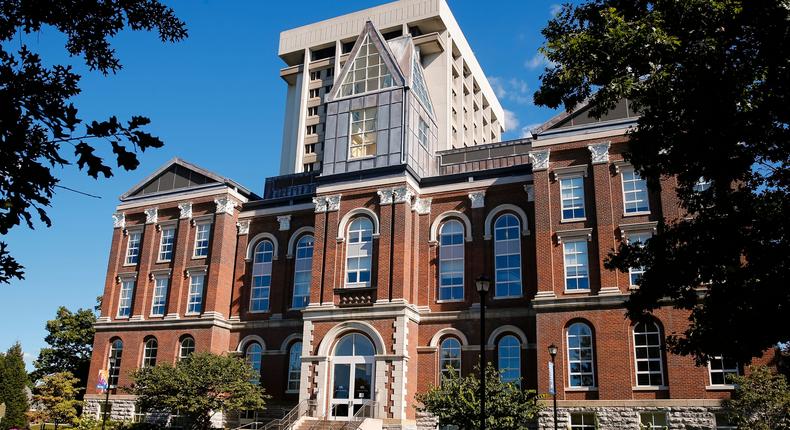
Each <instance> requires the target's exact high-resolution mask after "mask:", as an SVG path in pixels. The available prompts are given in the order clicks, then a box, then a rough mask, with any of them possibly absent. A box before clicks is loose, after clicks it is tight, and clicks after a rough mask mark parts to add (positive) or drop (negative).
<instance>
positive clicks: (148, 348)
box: [143, 337, 159, 367]
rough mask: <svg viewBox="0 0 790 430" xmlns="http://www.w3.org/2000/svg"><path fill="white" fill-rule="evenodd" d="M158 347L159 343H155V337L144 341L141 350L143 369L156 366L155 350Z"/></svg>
mask: <svg viewBox="0 0 790 430" xmlns="http://www.w3.org/2000/svg"><path fill="white" fill-rule="evenodd" d="M158 347H159V343H158V342H157V341H156V338H155V337H152V338H150V339H148V340H147V341H145V347H144V348H143V367H154V366H156V350H157V349H158Z"/></svg>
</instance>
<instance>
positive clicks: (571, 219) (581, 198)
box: [557, 173, 587, 222]
mask: <svg viewBox="0 0 790 430" xmlns="http://www.w3.org/2000/svg"><path fill="white" fill-rule="evenodd" d="M584 177H585V175H584V174H582V173H577V174H564V175H561V176H559V178H558V180H557V182H558V183H559V187H560V221H561V222H575V221H586V220H587V205H586V204H585V201H584V199H585V192H584V191H585V190H584V185H585V184H584ZM576 179H578V180H580V181H581V185H579V186H578V187H576V186H571V187H564V186H563V182H564V181H574V180H576ZM566 189H569V190H570V191H571V194H572V195H571V198H570V199H566V198H565V197H564V196H563V191H564V190H566ZM574 190H580V191H581V196H577V195H576V194H575V193H574V192H573V191H574ZM568 200H570V201H575V200H579V202H580V205H578V206H571V207H568V208H566V207H565V204H566V202H567V201H568ZM566 210H570V211H572V212H573V215H574V216H572V217H569V218H566V217H565V211H566ZM576 210H581V212H582V215H581V216H576V212H575V211H576Z"/></svg>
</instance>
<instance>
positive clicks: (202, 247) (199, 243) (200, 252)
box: [194, 222, 211, 257]
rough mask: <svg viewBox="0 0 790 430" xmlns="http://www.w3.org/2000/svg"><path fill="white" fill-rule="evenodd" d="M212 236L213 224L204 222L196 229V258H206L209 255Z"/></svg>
mask: <svg viewBox="0 0 790 430" xmlns="http://www.w3.org/2000/svg"><path fill="white" fill-rule="evenodd" d="M210 234H211V223H207V222H204V223H201V224H198V225H197V227H195V254H194V255H195V257H205V256H207V255H208V245H209V237H210Z"/></svg>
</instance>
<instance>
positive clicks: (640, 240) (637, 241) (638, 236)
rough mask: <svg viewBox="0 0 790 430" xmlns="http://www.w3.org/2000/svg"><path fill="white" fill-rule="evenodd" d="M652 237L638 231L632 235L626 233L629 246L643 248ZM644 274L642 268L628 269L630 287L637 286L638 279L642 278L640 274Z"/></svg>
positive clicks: (647, 233)
mask: <svg viewBox="0 0 790 430" xmlns="http://www.w3.org/2000/svg"><path fill="white" fill-rule="evenodd" d="M652 236H653V235H652V234H651V233H650V232H649V231H640V232H634V233H628V236H627V237H628V243H629V244H631V245H637V246H640V247H642V246H645V244H646V243H647V241H648V239H650V238H651V237H652ZM643 273H645V268H644V267H630V268H628V279H629V280H630V285H631V286H632V287H635V286H638V285H639V279H640V278H641V277H642V274H643Z"/></svg>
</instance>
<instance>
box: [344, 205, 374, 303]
mask: <svg viewBox="0 0 790 430" xmlns="http://www.w3.org/2000/svg"><path fill="white" fill-rule="evenodd" d="M363 219H364V220H365V221H367V222H368V224H369V229H359V230H352V228H353V227H354V226H355V223H356V222H357V221H360V220H363ZM365 231H369V232H370V234H369V235H367V236H366V235H364V232H365ZM374 234H375V224H374V222H373V220H372V219H370V218H369V217H367V216H364V215H360V216H356V217H354V218H353V219H351V221H350V222H349V223H348V227H347V230H346V250H345V251H346V255H345V263H346V267H345V273H344V275H343V281H344V282H343V287H344V288H370V287H371V285H372V282H373V256H374V254H375V250H374V246H373V235H374ZM355 244H360V245H359V246H355V247H358V248H359V252H360V253H359V254H352V253H351V249H352V245H355ZM365 244H369V248H370V252H368V253H367V254H366V255H362V253H361V251H362V250H363V249H364V246H365ZM352 258H353V259H356V262H357V264H356V266H357V267H356V269H354V270H352V269H351V264H350V263H351V259H352ZM365 260H367V262H368V264H367V270H363V268H362V265H361V263H362V262H364V261H365ZM366 271H367V274H368V279H367V280H366V281H360V279H361V278H362V276H361V275H362V274H363V273H365V272H366ZM351 273H356V280H355V281H354V282H351V281H350V274H351Z"/></svg>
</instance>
